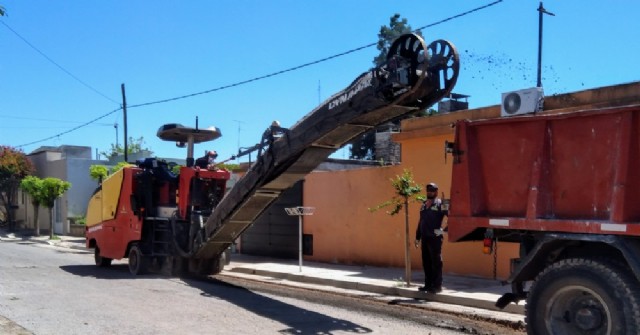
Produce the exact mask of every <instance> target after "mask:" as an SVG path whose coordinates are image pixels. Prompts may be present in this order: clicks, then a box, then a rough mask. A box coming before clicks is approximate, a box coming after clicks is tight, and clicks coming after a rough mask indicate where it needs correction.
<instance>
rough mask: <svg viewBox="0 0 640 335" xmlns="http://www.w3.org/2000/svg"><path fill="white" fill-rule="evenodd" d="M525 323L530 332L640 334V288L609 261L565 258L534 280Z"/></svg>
mask: <svg viewBox="0 0 640 335" xmlns="http://www.w3.org/2000/svg"><path fill="white" fill-rule="evenodd" d="M526 323H527V333H528V334H541V335H546V334H549V335H551V334H596V335H600V334H602V335H624V334H638V331H639V330H640V287H639V285H638V283H637V282H636V281H635V279H634V278H633V277H632V276H631V275H630V273H629V272H628V271H625V270H624V269H623V268H621V267H620V266H617V265H615V264H612V263H611V262H606V261H603V260H594V259H585V258H572V259H565V260H562V261H559V262H557V263H554V264H552V265H550V266H549V267H547V268H546V269H545V270H544V271H543V272H542V273H541V274H540V275H538V277H537V278H536V280H535V282H534V283H533V285H532V287H531V290H530V292H529V295H528V298H527V304H526Z"/></svg>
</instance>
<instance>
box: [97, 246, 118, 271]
mask: <svg viewBox="0 0 640 335" xmlns="http://www.w3.org/2000/svg"><path fill="white" fill-rule="evenodd" d="M93 259H94V260H95V262H96V265H97V266H99V267H108V266H111V261H112V260H113V259H111V258H107V257H102V255H100V248H98V246H96V247H95V249H94V250H93Z"/></svg>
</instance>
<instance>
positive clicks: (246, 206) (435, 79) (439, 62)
mask: <svg viewBox="0 0 640 335" xmlns="http://www.w3.org/2000/svg"><path fill="white" fill-rule="evenodd" d="M458 71H459V57H458V53H457V51H456V50H455V48H454V47H453V46H452V45H451V44H450V43H448V42H446V41H443V40H437V41H435V42H432V43H431V44H429V45H428V46H427V45H426V44H425V43H424V41H423V40H422V38H421V37H420V36H418V35H414V34H408V35H403V36H401V37H399V38H398V39H397V40H396V41H395V42H394V43H393V44H392V46H391V48H390V51H389V54H388V56H387V63H386V64H384V65H383V66H380V67H376V68H373V69H371V70H370V71H368V72H365V73H363V74H362V75H360V76H359V77H358V78H357V79H356V80H355V81H354V82H353V83H352V84H351V85H350V86H349V87H347V88H346V89H345V90H343V91H341V92H338V93H337V94H335V95H333V96H332V97H330V98H329V99H328V100H327V101H326V102H325V103H323V104H322V105H320V106H319V107H317V108H316V109H315V110H313V111H312V112H311V113H309V114H308V115H306V116H305V117H303V118H302V119H301V120H300V121H299V122H298V123H296V124H295V125H294V126H293V127H291V128H290V129H284V128H280V127H279V125H277V124H274V125H272V126H271V127H269V128H268V129H267V131H265V133H264V134H263V137H262V139H261V140H260V142H259V143H258V144H256V146H254V147H253V148H252V150H254V151H257V152H258V158H257V159H256V161H255V162H254V163H253V164H252V165H251V167H250V168H249V170H248V171H247V172H246V174H245V175H244V176H243V177H242V178H241V179H240V180H239V181H238V182H237V183H236V184H235V185H234V186H233V187H232V188H231V189H230V190H228V191H227V190H226V181H227V180H228V179H229V172H228V171H226V170H215V169H214V170H210V169H209V168H207V167H199V166H198V164H194V159H193V146H194V144H197V143H202V142H206V141H210V140H213V139H215V138H217V137H218V136H220V133H219V131H218V130H206V129H198V127H197V126H196V127H195V128H189V127H185V126H182V125H178V124H169V125H165V126H163V127H161V128H160V130H158V136H159V137H160V138H161V139H164V140H167V141H172V142H178V143H184V144H186V145H187V166H185V167H182V168H181V169H180V173H179V175H173V173H171V172H170V171H169V170H168V167H167V166H166V163H164V162H161V161H158V160H156V159H153V158H148V159H145V160H143V161H140V162H138V163H137V166H136V167H125V168H124V169H122V170H121V171H120V172H118V173H116V174H114V175H113V176H111V177H109V178H108V179H107V180H105V181H104V182H103V183H102V185H101V187H100V188H99V189H98V190H97V191H96V193H95V194H94V195H93V197H92V199H91V201H90V204H89V209H88V211H87V224H86V226H87V228H86V245H87V247H89V248H94V249H95V262H96V264H97V265H99V266H107V265H109V264H111V260H112V259H121V258H127V257H128V259H129V270H130V271H131V273H133V274H140V273H143V272H146V271H147V270H149V269H150V268H153V267H160V268H162V267H165V266H167V267H168V269H170V270H171V272H172V273H175V274H181V273H191V274H198V275H209V274H215V273H218V272H220V271H221V270H222V268H223V266H224V264H225V262H226V261H227V260H228V253H227V252H226V251H227V250H228V248H229V246H230V245H231V244H232V243H234V241H235V240H236V239H237V238H238V237H239V236H240V235H241V234H242V233H243V232H244V231H245V230H246V229H247V228H248V227H249V226H250V225H251V224H252V223H253V222H254V221H255V219H256V218H257V217H258V216H259V215H260V214H261V213H262V212H263V211H264V210H265V209H266V208H267V207H268V206H269V205H270V204H271V203H272V202H273V201H274V200H276V199H277V198H278V197H279V195H280V194H281V192H283V191H284V190H286V189H287V188H289V187H291V186H293V185H294V184H295V183H296V182H297V181H299V180H301V179H302V178H304V176H305V175H307V174H308V173H310V172H311V171H312V170H313V169H314V168H316V167H317V166H318V165H319V164H320V163H322V162H323V161H324V160H325V159H326V158H327V157H328V156H329V155H330V154H331V153H333V152H334V151H335V150H337V149H339V148H340V147H342V146H343V145H345V144H346V143H347V142H349V141H350V140H351V139H353V138H354V137H356V136H358V135H360V134H362V133H363V132H365V131H367V130H369V129H371V128H373V127H375V126H377V125H380V124H383V123H385V122H388V121H389V120H392V119H394V118H397V117H400V116H403V115H405V114H408V113H412V112H415V111H417V110H419V109H423V108H426V107H428V106H431V105H432V104H434V103H435V102H437V101H439V100H440V99H442V98H443V97H445V96H447V95H448V94H449V93H450V92H451V90H452V89H453V87H454V85H455V82H456V79H457V77H458ZM244 153H246V152H243V153H239V154H244Z"/></svg>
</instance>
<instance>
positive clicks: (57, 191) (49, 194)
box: [41, 178, 71, 239]
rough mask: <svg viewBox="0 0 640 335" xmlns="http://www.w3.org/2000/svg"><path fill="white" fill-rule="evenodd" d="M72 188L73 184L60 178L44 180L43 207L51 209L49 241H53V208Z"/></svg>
mask: <svg viewBox="0 0 640 335" xmlns="http://www.w3.org/2000/svg"><path fill="white" fill-rule="evenodd" d="M70 188H71V183H70V182H68V181H63V180H60V179H58V178H45V179H43V180H42V202H41V203H42V205H43V206H44V207H47V208H48V209H49V239H53V206H54V205H55V201H56V199H58V198H59V197H61V196H62V195H63V194H64V193H65V192H66V191H67V190H69V189H70Z"/></svg>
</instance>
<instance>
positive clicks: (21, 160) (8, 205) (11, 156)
mask: <svg viewBox="0 0 640 335" xmlns="http://www.w3.org/2000/svg"><path fill="white" fill-rule="evenodd" d="M32 173H33V165H32V164H31V161H29V159H28V158H27V156H26V155H25V154H24V153H23V152H22V151H21V150H19V149H14V148H12V147H9V146H0V212H2V214H3V215H4V217H5V219H6V220H7V221H8V222H9V230H10V231H13V230H15V228H16V227H15V224H16V223H15V208H16V207H17V205H16V197H17V195H18V187H19V186H20V181H21V180H22V179H23V178H24V177H26V176H28V175H30V174H32Z"/></svg>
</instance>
